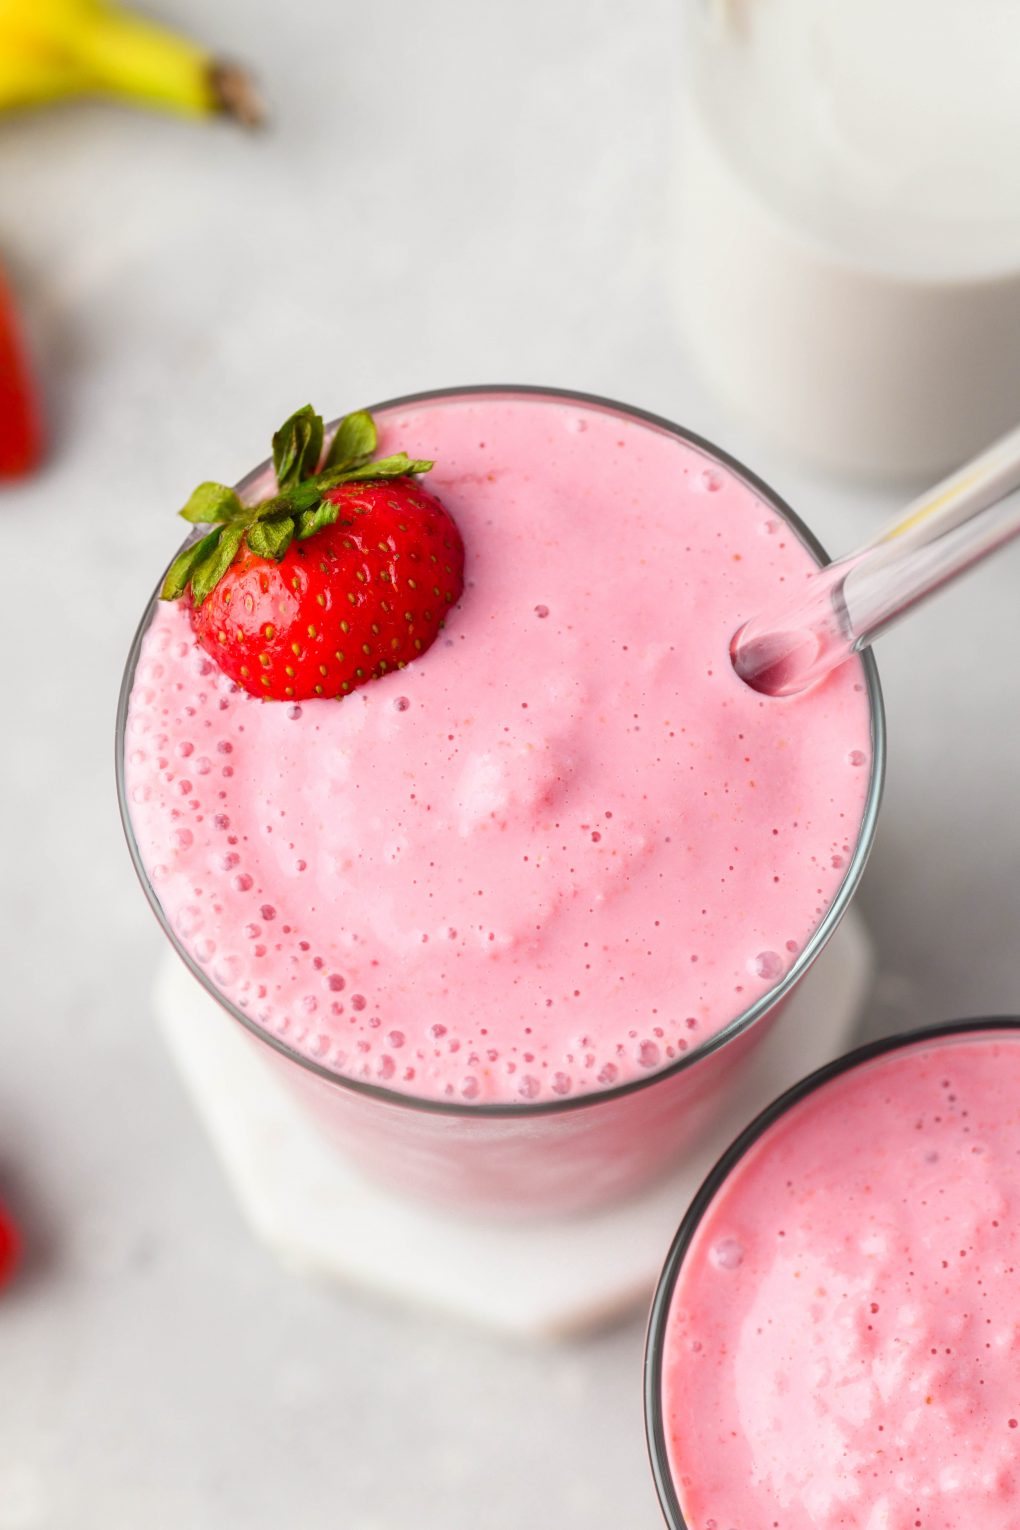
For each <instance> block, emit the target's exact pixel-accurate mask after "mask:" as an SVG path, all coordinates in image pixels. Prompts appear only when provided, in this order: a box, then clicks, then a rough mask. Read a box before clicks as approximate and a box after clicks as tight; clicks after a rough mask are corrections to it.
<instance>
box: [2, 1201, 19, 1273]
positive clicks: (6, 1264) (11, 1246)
mask: <svg viewBox="0 0 1020 1530" xmlns="http://www.w3.org/2000/svg"><path fill="white" fill-rule="evenodd" d="M20 1257H21V1236H20V1234H19V1232H18V1229H17V1226H16V1225H15V1223H14V1221H13V1219H12V1218H11V1216H10V1214H9V1213H8V1212H7V1211H5V1210H4V1208H3V1206H2V1205H0V1286H5V1285H6V1284H7V1282H8V1281H9V1280H10V1278H11V1276H12V1275H13V1274H14V1270H15V1267H16V1265H17V1263H18V1260H19V1259H20Z"/></svg>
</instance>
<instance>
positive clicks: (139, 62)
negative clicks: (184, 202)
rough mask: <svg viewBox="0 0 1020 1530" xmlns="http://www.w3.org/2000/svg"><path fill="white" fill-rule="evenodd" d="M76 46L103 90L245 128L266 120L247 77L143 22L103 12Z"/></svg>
mask: <svg viewBox="0 0 1020 1530" xmlns="http://www.w3.org/2000/svg"><path fill="white" fill-rule="evenodd" d="M75 42H76V47H75V53H76V55H77V57H78V59H79V60H80V62H81V63H82V64H83V65H84V66H85V68H86V69H88V70H89V71H90V72H91V74H92V76H93V79H94V81H95V83H96V87H97V88H98V89H100V90H103V91H109V92H110V93H112V94H114V95H117V96H122V97H126V98H128V99H133V100H137V101H140V102H143V103H144V104H146V105H150V106H152V105H154V106H161V107H164V108H167V109H169V110H171V111H176V112H180V113H182V114H183V115H185V116H193V117H200V116H205V115H208V114H209V113H211V112H225V113H227V114H228V115H230V116H233V117H235V118H237V120H238V121H240V122H242V123H244V125H245V126H254V125H255V124H257V123H258V122H260V121H261V120H262V115H263V113H262V107H261V102H260V101H259V98H258V95H257V93H256V91H255V87H254V85H253V83H252V82H251V80H250V79H249V78H248V76H247V75H246V74H244V73H243V71H241V70H240V69H237V68H236V67H234V66H228V65H224V64H222V63H220V62H219V61H218V60H216V59H214V58H212V57H211V56H210V54H209V53H207V52H206V50H205V49H204V48H202V47H200V46H199V45H198V44H197V43H193V42H191V41H190V39H188V38H185V37H181V36H179V35H178V34H176V33H174V32H171V31H168V30H167V29H166V28H165V27H161V26H158V25H157V24H156V23H155V22H151V21H148V20H146V19H145V18H144V17H141V16H135V15H132V14H131V13H130V12H128V11H125V10H122V9H120V8H119V7H110V8H101V9H99V10H98V11H96V12H93V13H92V15H91V16H90V17H89V21H88V24H87V25H84V26H82V27H81V28H80V30H79V32H78V35H77V37H76V39H75Z"/></svg>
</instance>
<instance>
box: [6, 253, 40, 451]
mask: <svg viewBox="0 0 1020 1530" xmlns="http://www.w3.org/2000/svg"><path fill="white" fill-rule="evenodd" d="M41 456H42V425H41V421H40V416H39V408H38V405H37V402H36V396H35V390H34V388H33V386H32V381H31V378H30V377H29V373H28V367H27V364H26V361H25V353H24V349H23V347H22V344H21V338H20V335H19V332H18V325H17V320H16V316H15V313H14V304H13V301H12V299H11V295H10V291H9V290H8V288H7V285H6V283H5V282H4V278H3V275H2V273H0V478H19V477H21V475H22V474H24V473H28V472H31V470H32V468H34V467H35V466H36V465H37V464H38V462H39V459H40V457H41Z"/></svg>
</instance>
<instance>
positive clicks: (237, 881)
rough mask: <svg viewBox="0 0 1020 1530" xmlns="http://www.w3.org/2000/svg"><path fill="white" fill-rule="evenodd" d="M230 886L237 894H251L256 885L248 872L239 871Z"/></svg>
mask: <svg viewBox="0 0 1020 1530" xmlns="http://www.w3.org/2000/svg"><path fill="white" fill-rule="evenodd" d="M230 885H231V887H233V889H234V891H235V892H251V890H252V888H253V887H254V885H255V884H254V882H253V881H252V879H251V877H250V876H249V875H248V873H247V872H246V871H239V872H238V873H237V876H236V877H234V878H233V880H232V882H231V884H230Z"/></svg>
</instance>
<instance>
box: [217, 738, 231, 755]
mask: <svg viewBox="0 0 1020 1530" xmlns="http://www.w3.org/2000/svg"><path fill="white" fill-rule="evenodd" d="M216 749H217V752H218V753H219V754H233V752H234V746H233V744H232V743H231V742H230V740H229V739H228V738H221V739H220V741H219V743H218V744H217V745H216Z"/></svg>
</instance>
